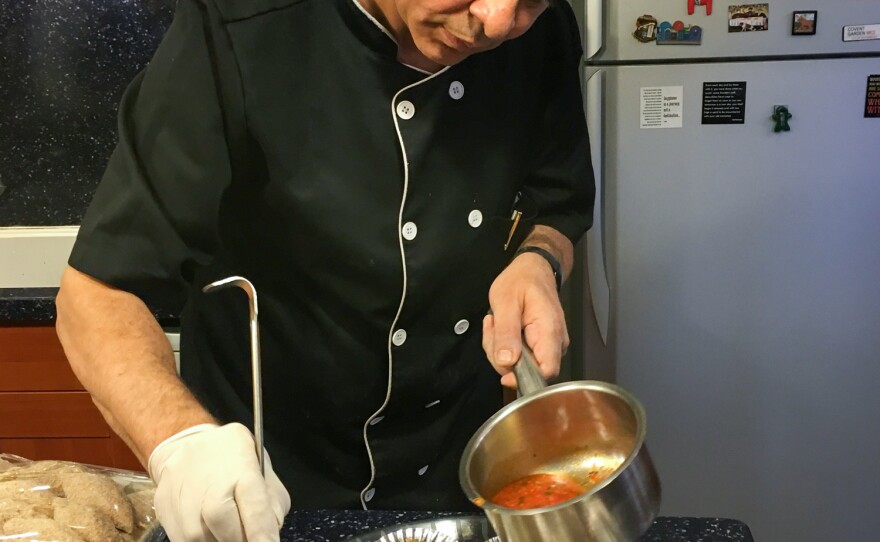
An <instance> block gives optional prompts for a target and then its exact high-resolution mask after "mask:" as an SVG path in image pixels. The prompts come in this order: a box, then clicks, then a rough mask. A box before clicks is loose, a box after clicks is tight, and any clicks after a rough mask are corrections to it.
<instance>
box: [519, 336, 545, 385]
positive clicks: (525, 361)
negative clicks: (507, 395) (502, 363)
mask: <svg viewBox="0 0 880 542" xmlns="http://www.w3.org/2000/svg"><path fill="white" fill-rule="evenodd" d="M513 372H514V374H515V375H516V387H517V388H518V389H519V393H520V395H522V396H526V395H531V394H533V393H537V392H539V391H541V390H543V389H544V388H546V387H547V381H546V380H544V377H543V376H541V371H540V370H538V362H536V361H535V354H534V352H532V349H531V348H529V347H528V345H527V344H526V339H525V337H523V342H522V354H521V355H520V357H519V361H517V362H516V365H514V366H513Z"/></svg>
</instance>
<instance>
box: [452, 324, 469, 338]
mask: <svg viewBox="0 0 880 542" xmlns="http://www.w3.org/2000/svg"><path fill="white" fill-rule="evenodd" d="M469 327H471V323H470V322H468V321H467V320H459V321H458V322H456V324H455V328H453V329H454V330H455V334H456V335H461V334H462V333H464V332H465V331H467V330H468V328H469Z"/></svg>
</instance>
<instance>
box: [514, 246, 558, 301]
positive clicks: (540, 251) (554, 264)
mask: <svg viewBox="0 0 880 542" xmlns="http://www.w3.org/2000/svg"><path fill="white" fill-rule="evenodd" d="M526 252H531V253H533V254H537V255H539V256H541V257H542V258H544V259H545V260H547V263H548V264H550V268H551V269H552V270H553V278H555V279H556V291H557V292H558V291H560V290H562V265H561V264H560V263H559V260H557V259H556V256H554V255H553V254H552V253H551V252H550V251H549V250H547V249H544V248H541V247H538V246H534V245H528V246H521V247H519V248H518V249H517V251H516V254H514V256H513V257H514V258H516V257H517V256H519V255H520V254H525V253H526Z"/></svg>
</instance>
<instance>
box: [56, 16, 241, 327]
mask: <svg viewBox="0 0 880 542" xmlns="http://www.w3.org/2000/svg"><path fill="white" fill-rule="evenodd" d="M207 21H208V17H207V15H206V11H205V7H204V6H203V5H201V4H198V3H196V2H195V1H194V0H181V1H180V2H178V7H177V10H176V14H175V18H174V21H173V22H172V24H171V26H170V28H169V29H168V31H167V33H166V35H165V36H164V38H163V40H162V43H161V44H160V46H159V48H158V50H157V51H156V53H155V55H154V57H153V59H152V60H151V62H150V63H149V65H148V67H147V68H146V69H145V70H144V71H143V72H141V73H140V74H139V75H138V76H137V77H135V79H134V81H133V82H132V83H131V84H130V86H129V87H128V89H127V90H126V92H125V94H124V96H123V98H122V102H121V104H120V107H119V140H118V144H117V146H116V148H115V150H114V152H113V154H112V156H111V157H110V161H109V164H108V166H107V169H106V172H105V173H104V176H103V179H102V181H101V183H100V185H99V187H98V190H97V192H96V194H95V196H94V199H93V201H92V203H91V205H90V207H89V209H88V211H87V213H86V216H85V218H84V220H83V223H82V225H81V227H80V231H79V235H78V237H77V240H76V243H75V245H74V248H73V252H72V253H71V256H70V260H69V263H70V265H71V266H72V267H74V268H75V269H78V270H79V271H81V272H83V273H86V274H88V275H90V276H92V277H95V278H97V279H99V280H101V281H103V282H106V283H108V284H110V285H112V286H115V287H117V288H120V289H122V290H125V291H128V292H131V293H133V294H135V295H137V296H138V297H140V298H141V299H143V300H144V301H145V302H147V303H148V304H150V305H152V306H154V307H160V308H164V309H168V310H172V311H179V309H180V308H181V307H182V305H183V303H184V301H185V296H186V291H187V288H188V284H187V283H188V281H189V280H191V273H192V269H193V267H194V266H198V265H204V264H206V263H207V262H209V261H210V259H211V257H212V254H213V253H214V252H215V250H216V248H217V243H218V241H217V239H218V220H217V217H218V212H219V207H220V204H221V200H222V198H223V197H224V193H225V192H226V189H227V188H228V186H229V185H230V179H231V166H230V159H229V156H230V153H229V149H228V145H227V138H226V137H225V135H224V130H225V127H224V115H223V113H222V110H221V105H220V98H219V97H218V96H219V92H218V86H217V84H216V81H217V74H216V66H215V63H214V62H212V55H213V54H214V51H213V47H212V44H211V38H210V36H209V34H210V32H209V31H208V30H207V29H208V28H209V25H208V24H207Z"/></svg>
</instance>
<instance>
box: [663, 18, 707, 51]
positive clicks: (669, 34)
mask: <svg viewBox="0 0 880 542" xmlns="http://www.w3.org/2000/svg"><path fill="white" fill-rule="evenodd" d="M701 43H703V29H702V28H701V27H699V26H697V25H693V26H691V25H686V24H684V23H683V22H681V21H675V22H674V23H670V22H669V21H663V22H662V23H660V27H659V28H658V30H657V45H700V44H701Z"/></svg>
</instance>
